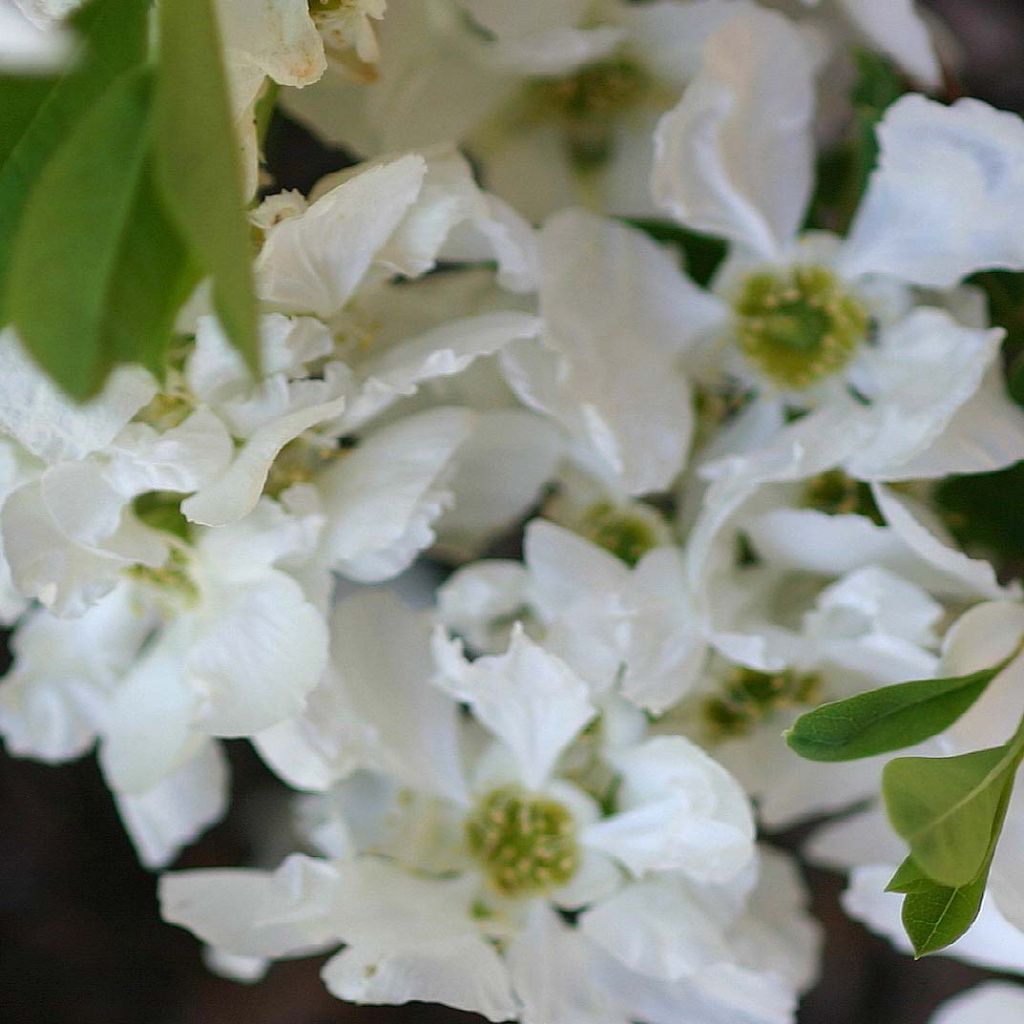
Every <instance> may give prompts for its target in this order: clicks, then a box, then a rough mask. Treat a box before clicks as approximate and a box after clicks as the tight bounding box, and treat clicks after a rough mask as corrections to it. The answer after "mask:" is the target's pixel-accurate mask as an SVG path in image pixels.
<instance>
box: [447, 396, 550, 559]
mask: <svg viewBox="0 0 1024 1024" xmlns="http://www.w3.org/2000/svg"><path fill="white" fill-rule="evenodd" d="M565 448H566V438H565V435H564V434H563V432H562V431H561V430H559V429H558V427H557V426H556V425H555V424H553V423H551V422H550V421H548V420H545V419H542V418H541V417H540V416H536V415H535V414H533V413H530V412H526V411H524V410H521V409H508V410H505V409H502V410H498V411H495V412H486V413H483V414H482V415H481V416H480V418H479V420H477V423H476V426H475V428H474V430H473V432H472V434H470V436H469V438H468V439H467V441H466V443H465V444H463V445H462V447H461V448H460V449H459V457H458V459H457V462H456V468H455V475H454V476H453V477H452V482H451V489H452V493H453V494H455V495H457V496H458V497H457V501H456V503H455V505H454V506H453V507H452V508H450V509H448V511H447V512H445V514H444V515H443V516H442V517H441V519H440V521H439V522H438V524H437V535H438V541H439V543H440V545H441V546H442V548H444V549H445V550H446V551H451V552H453V553H454V555H455V556H456V557H459V558H462V559H465V558H472V557H476V556H478V555H479V554H480V552H481V551H482V550H484V549H485V548H486V546H487V545H488V544H489V543H490V542H492V541H493V540H495V539H496V538H497V537H498V536H500V535H501V534H503V533H504V532H505V531H506V530H509V529H511V528H512V527H513V526H515V525H516V524H517V523H520V522H521V521H522V520H523V518H524V517H525V516H526V515H527V513H528V512H530V510H531V509H533V508H535V507H536V506H537V505H538V503H539V502H540V499H541V497H542V495H543V492H544V488H545V486H546V485H547V484H548V483H550V481H551V480H552V479H553V478H554V476H555V472H556V469H557V467H558V464H559V462H560V460H561V459H562V457H563V455H564V454H565Z"/></svg>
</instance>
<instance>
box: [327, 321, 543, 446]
mask: <svg viewBox="0 0 1024 1024" xmlns="http://www.w3.org/2000/svg"><path fill="white" fill-rule="evenodd" d="M539 331H540V321H539V320H538V319H537V318H536V317H533V316H528V315H527V314H525V313H511V312H509V313H504V312H502V313H488V314H484V315H482V316H471V317H463V318H461V319H458V320H450V321H448V322H447V323H443V324H441V325H440V326H439V327H435V328H433V329H432V330H429V331H426V332H425V333H424V334H420V335H418V336H416V337H414V338H410V339H409V340H408V341H403V342H400V343H399V344H397V345H394V346H392V347H391V348H389V349H388V350H387V351H386V352H385V353H384V355H382V356H381V357H379V358H377V359H374V360H372V361H371V362H370V363H369V365H368V366H367V367H366V368H365V370H364V371H363V372H364V375H365V376H364V380H363V383H362V388H361V392H360V394H359V395H358V396H357V397H356V398H355V399H354V400H353V403H352V407H351V408H350V409H349V410H348V413H347V414H346V417H345V423H346V425H348V426H350V427H357V426H358V425H359V424H361V423H363V422H365V421H366V420H368V419H370V417H372V416H374V415H376V414H377V413H378V412H380V411H381V410H382V409H385V408H386V407H387V406H389V405H391V404H392V403H393V402H395V401H396V400H397V399H399V398H402V397H406V396H409V395H413V394H415V393H416V391H417V389H418V388H419V386H420V385H421V384H422V383H423V382H424V381H429V380H434V379H436V378H438V377H452V376H454V375H455V374H458V373H462V371H463V370H465V369H466V368H467V367H468V366H470V365H471V364H472V363H473V362H474V361H475V360H477V359H480V358H482V357H483V356H489V355H493V354H494V353H495V352H499V351H500V350H501V349H502V348H504V347H505V346H506V345H507V344H509V343H510V342H512V341H515V340H516V339H517V338H533V337H536V336H537V334H538V332H539Z"/></svg>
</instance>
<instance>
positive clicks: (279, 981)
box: [0, 0, 1024, 1024]
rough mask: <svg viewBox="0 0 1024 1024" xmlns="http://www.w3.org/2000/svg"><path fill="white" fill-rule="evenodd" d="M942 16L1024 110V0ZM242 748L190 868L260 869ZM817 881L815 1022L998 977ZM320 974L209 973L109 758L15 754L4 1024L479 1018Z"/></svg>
mask: <svg viewBox="0 0 1024 1024" xmlns="http://www.w3.org/2000/svg"><path fill="white" fill-rule="evenodd" d="M510 2H513V0H510ZM929 6H931V7H932V8H933V9H934V10H935V11H936V12H937V13H938V14H940V15H941V16H942V18H943V19H944V20H945V22H946V24H947V25H948V26H949V28H950V30H951V33H952V35H953V37H954V38H955V39H956V41H957V43H958V45H959V47H960V48H961V50H962V51H963V54H964V61H963V68H964V73H963V75H962V85H963V89H964V91H965V92H967V93H970V94H972V95H976V96H979V97H981V98H983V99H986V100H988V101H989V102H991V103H994V104H995V105H997V106H1000V107H1004V108H1006V109H1010V110H1016V111H1017V112H1019V113H1024V2H1022V0H931V2H930V3H929ZM268 160H269V163H270V166H271V170H272V172H273V174H274V176H275V178H276V179H277V183H278V184H279V185H280V186H282V187H297V188H302V189H308V188H309V186H310V185H311V184H312V183H313V182H314V181H315V180H317V179H318V178H319V177H321V176H322V175H323V174H324V173H327V172H328V171H332V170H335V169H337V168H338V167H339V166H341V165H342V164H343V163H344V157H343V155H341V154H336V153H330V152H326V151H324V150H322V149H321V148H319V147H318V146H316V144H315V143H313V142H312V140H310V139H309V138H308V136H306V135H305V134H304V133H303V132H302V131H301V130H300V129H298V128H296V127H295V126H292V125H289V124H287V123H286V122H283V121H279V122H277V123H276V124H275V126H274V128H273V130H272V133H271V136H270V138H269V142H268ZM1022 229H1024V228H1022ZM230 748H231V750H230V752H231V758H232V763H233V768H234V772H235V783H236V793H237V794H238V795H237V798H236V803H235V806H234V808H233V810H232V813H231V816H230V817H229V819H228V820H227V821H226V822H225V823H223V824H222V825H221V826H219V827H218V828H216V829H214V830H213V831H212V832H211V833H210V834H209V835H208V836H206V837H205V838H204V839H203V840H202V841H201V842H199V843H198V844H196V846H194V847H193V848H192V849H190V850H189V851H187V853H186V854H185V855H184V856H183V857H182V858H181V860H180V861H179V863H178V865H177V866H178V867H201V866H222V865H235V864H240V863H244V861H245V860H246V858H247V857H248V855H249V854H250V850H249V847H248V842H247V838H246V836H247V834H248V831H249V830H248V828H247V824H248V823H249V822H251V821H252V820H253V819H254V818H261V819H265V820H273V813H272V807H273V800H274V796H273V794H274V793H277V792H280V788H279V787H278V786H277V785H276V784H275V782H274V780H273V778H272V777H271V776H270V775H269V774H268V773H267V772H266V771H265V769H263V767H262V766H261V765H260V763H259V762H258V761H257V759H256V758H255V757H254V756H253V755H252V753H251V752H250V751H249V749H248V748H247V747H246V745H245V744H242V743H234V744H231V745H230ZM799 839H800V837H799V836H792V837H789V838H788V840H787V841H788V843H789V844H790V845H796V844H797V843H798V842H799ZM808 881H809V882H810V884H811V888H812V891H813V893H814V905H815V911H816V913H817V915H818V916H819V918H820V919H821V920H822V921H823V923H824V925H825V929H826V934H827V936H828V938H827V946H826V953H825V968H824V972H823V976H822V980H821V982H820V984H819V985H818V987H817V988H816V989H815V990H814V991H813V992H812V993H811V994H810V995H809V996H808V997H807V999H806V1000H805V1002H804V1005H803V1008H802V1010H801V1015H800V1024H924V1022H925V1021H927V1019H928V1018H929V1016H930V1015H931V1013H932V1011H933V1010H934V1008H935V1007H936V1006H937V1005H938V1004H939V1003H941V1002H942V1001H943V1000H944V999H946V998H947V997H948V996H949V995H951V994H952V993H954V992H957V991H959V990H960V989H962V988H964V987H965V986H967V985H969V984H971V983H973V982H974V981H976V980H978V979H980V978H982V977H984V976H985V975H984V973H983V972H980V971H976V970H973V969H971V968H968V967H965V966H963V965H961V964H957V963H956V962H954V961H951V960H945V959H930V960H925V961H922V962H921V963H917V964H915V963H914V962H913V961H911V960H910V959H908V958H905V957H900V956H898V955H897V954H895V953H894V952H893V951H892V950H891V949H890V948H889V947H888V945H887V944H886V943H884V942H882V941H880V940H878V939H876V938H874V937H872V936H871V935H869V934H868V933H867V932H866V931H864V929H863V928H861V927H860V926H859V925H857V924H854V923H853V922H851V921H849V920H847V919H846V918H845V917H844V916H843V914H842V912H841V911H840V909H839V905H838V902H837V897H838V894H839V892H840V891H841V889H842V883H841V880H840V879H839V878H837V877H835V876H832V875H828V874H825V873H822V872H815V871H812V872H809V874H808ZM320 964H321V961H318V960H311V959H310V960H300V961H295V962H290V963H282V964H277V965H276V966H274V967H273V968H272V969H271V971H270V972H269V974H268V976H267V977H266V978H265V979H264V980H263V981H262V982H260V983H258V984H255V985H242V984H237V983H234V982H229V981H224V980H222V979H219V978H216V977H214V976H213V975H211V974H209V973H208V972H207V971H206V969H205V967H204V966H203V963H202V960H201V955H200V948H199V945H198V943H197V942H196V941H195V940H194V939H193V938H192V937H191V936H190V935H188V934H186V933H185V932H183V931H181V930H179V929H177V928H172V927H170V926H168V925H164V924H163V923H162V922H161V921H160V919H159V916H158V910H157V905H156V899H155V878H154V876H153V875H151V874H149V873H148V872H146V871H144V870H142V869H141V868H140V867H139V866H138V864H137V861H136V858H135V855H134V852H133V851H132V849H131V847H130V846H129V843H128V841H127V839H126V838H125V836H124V833H123V831H122V829H121V826H120V822H119V821H118V818H117V815H116V812H115V811H114V807H113V804H112V802H111V800H110V797H109V796H108V794H107V791H106V789H105V787H104V785H103V782H102V779H101V778H100V775H99V772H98V770H97V768H96V765H95V763H94V761H93V760H92V759H87V760H85V761H82V762H79V763H77V764H74V765H70V766H63V767H56V768H51V767H47V766H44V765H40V764H36V763H32V762H27V761H17V760H13V759H11V758H8V757H6V756H3V755H0V1024H241V1022H245V1024H339V1022H347V1021H354V1022H359V1024H403V1022H409V1024H412V1022H414V1021H415V1022H418V1024H434V1022H437V1024H442V1022H443V1024H458V1022H461V1021H472V1020H475V1019H476V1018H473V1017H470V1016H468V1015H465V1014H459V1013H457V1012H455V1011H452V1010H448V1009H444V1008H436V1007H426V1006H423V1005H419V1004H412V1005H410V1006H407V1007H399V1008H372V1007H371V1008H353V1007H348V1006H346V1005H344V1004H342V1003H339V1002H338V1001H336V1000H334V999H333V998H332V997H331V996H329V995H328V994H327V992H326V991H325V990H324V988H323V986H322V985H321V984H320V982H319V979H318V976H317V975H318V971H319V969H320ZM552 1024H558V1022H552Z"/></svg>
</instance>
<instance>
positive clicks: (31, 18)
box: [0, 0, 73, 74]
mask: <svg viewBox="0 0 1024 1024" xmlns="http://www.w3.org/2000/svg"><path fill="white" fill-rule="evenodd" d="M34 6H35V5H34V4H33V3H32V2H31V0H0V68H3V69H4V71H7V72H12V71H13V72H16V73H21V74H25V73H29V74H43V73H46V72H53V71H58V70H60V69H61V68H62V67H63V66H64V64H65V63H66V62H67V60H68V58H69V57H70V56H71V54H72V52H73V39H72V36H71V33H70V32H68V31H67V30H66V29H64V28H62V27H61V26H58V25H52V24H49V23H48V22H46V21H44V20H43V19H41V18H40V17H39V16H38V13H37V12H36V11H34V10H33V7H34Z"/></svg>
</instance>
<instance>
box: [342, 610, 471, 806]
mask: <svg viewBox="0 0 1024 1024" xmlns="http://www.w3.org/2000/svg"><path fill="white" fill-rule="evenodd" d="M430 636H431V618H430V616H425V615H423V614H420V613H416V612H411V611H409V610H408V609H407V608H406V607H405V606H404V605H403V604H402V603H401V602H400V601H399V600H398V598H396V597H394V596H393V595H391V594H389V593H387V592H378V593H362V594H360V595H358V596H356V597H352V598H349V599H348V600H347V601H344V602H343V603H342V604H340V605H339V606H338V608H337V610H336V612H335V614H334V618H333V620H332V623H331V639H332V645H333V649H334V652H335V653H334V659H335V662H336V664H337V668H338V673H339V676H340V681H341V684H342V686H344V687H345V689H346V691H347V693H348V696H349V700H350V702H351V709H352V713H353V714H354V715H355V716H357V717H358V718H359V719H360V720H362V721H363V722H365V723H366V724H367V725H369V726H370V727H371V728H372V730H373V732H374V734H375V746H376V747H377V758H379V760H378V762H377V765H376V766H377V767H378V768H379V769H380V770H382V771H386V772H387V773H388V774H391V775H394V776H395V777H396V778H398V779H400V780H401V781H402V782H404V783H405V785H407V786H409V787H411V788H413V789H416V790H421V791H426V792H431V793H434V794H436V795H438V796H443V797H448V798H449V799H454V800H463V799H464V798H465V783H464V781H463V778H462V768H461V764H460V753H459V745H458V707H457V705H456V703H455V702H454V701H452V700H451V699H450V698H449V697H448V696H446V695H445V694H443V693H441V692H440V691H439V690H437V689H436V688H435V687H434V686H432V685H431V683H430V676H431V672H432V669H431V646H430Z"/></svg>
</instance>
